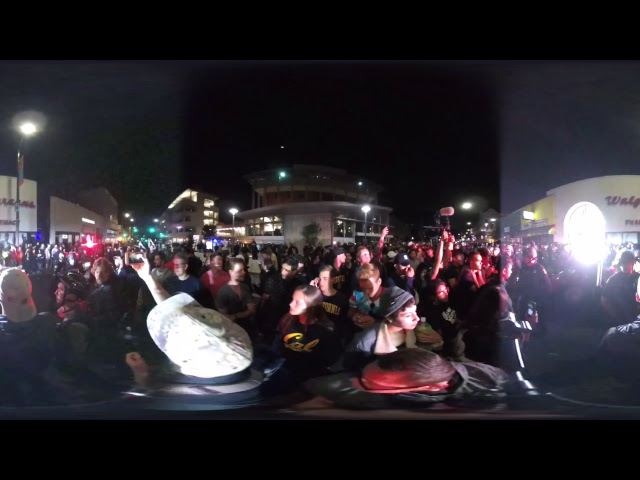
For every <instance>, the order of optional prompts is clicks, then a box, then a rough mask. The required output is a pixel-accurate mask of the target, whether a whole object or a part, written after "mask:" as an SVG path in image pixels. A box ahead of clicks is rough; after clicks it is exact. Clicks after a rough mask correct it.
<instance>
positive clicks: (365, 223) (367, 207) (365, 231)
mask: <svg viewBox="0 0 640 480" xmlns="http://www.w3.org/2000/svg"><path fill="white" fill-rule="evenodd" d="M362 211H363V212H364V244H365V245H366V244H367V213H369V212H370V211H371V207H370V206H369V205H364V206H363V207H362Z"/></svg>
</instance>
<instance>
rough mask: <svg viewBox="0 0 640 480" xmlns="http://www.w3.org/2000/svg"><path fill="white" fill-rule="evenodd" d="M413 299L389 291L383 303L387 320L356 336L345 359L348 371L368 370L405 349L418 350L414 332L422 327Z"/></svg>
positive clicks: (348, 347)
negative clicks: (392, 353) (388, 355)
mask: <svg viewBox="0 0 640 480" xmlns="http://www.w3.org/2000/svg"><path fill="white" fill-rule="evenodd" d="M416 308H417V307H416V303H415V299H414V298H413V295H411V294H410V293H409V292H407V291H405V290H402V289H401V288H399V287H393V288H387V289H385V290H384V292H383V293H382V297H381V299H380V314H381V316H382V317H383V318H384V320H383V321H379V322H376V323H374V324H373V325H371V326H370V327H368V328H366V329H364V330H362V331H361V332H360V333H358V334H356V335H355V336H354V338H353V340H352V341H351V343H350V344H349V345H348V346H347V348H346V349H345V352H344V356H343V358H342V366H343V367H344V368H345V369H349V370H354V369H359V368H364V366H365V365H367V364H368V363H370V362H372V361H373V360H375V359H376V357H378V356H380V355H386V354H388V353H391V352H395V351H396V350H398V349H401V348H415V347H416V346H417V345H416V343H417V338H416V334H415V332H414V329H415V328H416V326H417V325H418V321H419V318H418V315H417V314H416Z"/></svg>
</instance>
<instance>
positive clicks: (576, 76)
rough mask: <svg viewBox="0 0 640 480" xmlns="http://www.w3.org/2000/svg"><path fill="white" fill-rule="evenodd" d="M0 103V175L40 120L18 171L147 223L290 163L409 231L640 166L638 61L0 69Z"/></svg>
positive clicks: (232, 195)
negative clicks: (25, 130)
mask: <svg viewBox="0 0 640 480" xmlns="http://www.w3.org/2000/svg"><path fill="white" fill-rule="evenodd" d="M0 100H1V101H0V125H1V126H2V129H1V130H0V132H1V135H0V158H1V159H2V161H1V163H0V172H1V173H2V174H7V175H13V174H14V173H15V155H16V149H17V143H18V140H19V138H18V135H17V133H15V132H14V130H12V122H13V121H14V119H15V116H16V114H19V113H20V112H24V111H28V110H35V111H38V112H41V113H42V114H44V115H45V116H46V120H47V123H46V125H45V128H44V129H43V131H42V133H41V134H39V135H38V136H37V137H35V138H33V139H31V140H30V141H29V143H28V144H27V146H26V164H25V175H26V177H27V178H32V179H34V180H37V181H38V182H39V189H40V190H41V191H44V189H46V188H47V187H49V188H50V190H51V192H52V193H55V194H57V195H60V196H63V197H65V196H72V195H73V192H74V191H76V190H78V189H80V188H85V187H92V186H106V187H107V188H108V189H109V190H110V191H111V192H112V193H113V194H114V196H115V197H116V199H117V200H118V202H119V203H120V206H121V209H122V210H124V209H127V210H130V211H134V212H137V213H136V216H137V217H138V218H140V219H142V218H144V217H146V218H147V219H149V218H151V217H153V216H157V215H159V214H160V213H161V212H162V211H163V210H164V209H165V208H166V206H167V205H168V204H169V203H170V202H171V201H172V200H173V198H174V197H175V196H176V195H177V194H178V193H180V192H181V191H182V190H183V189H184V188H186V187H187V186H193V187H195V188H201V189H204V190H207V191H209V192H210V193H213V194H216V195H218V196H219V197H221V203H220V206H221V209H222V212H223V214H224V212H226V211H227V210H228V208H229V207H231V206H236V207H238V208H239V209H241V210H242V209H245V208H248V207H250V187H249V185H248V183H247V182H246V181H245V180H243V179H242V175H244V174H246V173H249V172H252V171H255V170H259V169H264V168H271V167H273V168H280V167H286V166H288V165H291V164H295V163H303V164H314V163H317V164H323V165H328V166H335V167H342V168H346V169H347V170H348V171H349V172H351V173H354V174H361V175H362V176H363V177H365V178H370V179H371V180H373V181H375V182H378V183H380V184H381V185H383V186H384V187H385V188H386V192H385V194H384V195H383V196H382V197H381V199H380V200H381V203H382V204H384V205H388V206H391V207H393V208H394V210H395V212H396V213H397V214H398V215H399V216H400V217H401V218H402V219H404V220H406V221H409V222H416V223H417V222H419V221H420V219H421V217H422V221H424V222H425V223H428V222H430V220H431V219H432V216H433V212H434V211H436V210H437V209H439V208H440V207H444V206H448V205H453V206H455V207H458V206H459V205H460V203H461V202H463V201H465V200H468V199H471V200H473V201H474V202H475V203H477V204H478V205H480V206H481V207H483V208H484V207H493V208H495V209H497V210H499V211H502V212H509V211H512V210H514V209H516V208H518V207H521V206H523V205H525V204H526V203H529V202H531V201H533V200H536V199H538V198H541V197H542V196H544V194H545V192H546V191H547V190H548V189H550V188H554V187H557V186H559V185H562V184H564V183H567V182H570V181H575V180H579V179H582V178H588V177H591V176H598V175H605V174H638V173H640V162H639V161H638V158H640V156H639V154H640V140H639V138H640V123H639V122H640V118H639V117H640V111H639V109H640V65H638V63H637V62H636V63H610V62H609V63H606V62H590V63H589V62H545V63H541V62H535V63H534V62H518V63H513V62H511V63H507V62H470V63H463V62H410V63H408V62H308V63H303V62H294V63H285V62H181V63H176V62H142V63H141V62H117V63H112V62H64V63H59V62H58V63H55V62H33V61H23V62H2V63H0ZM280 146H285V147H286V148H285V149H281V148H280ZM222 220H223V221H225V220H226V221H229V220H230V219H227V218H225V216H224V215H223V216H222Z"/></svg>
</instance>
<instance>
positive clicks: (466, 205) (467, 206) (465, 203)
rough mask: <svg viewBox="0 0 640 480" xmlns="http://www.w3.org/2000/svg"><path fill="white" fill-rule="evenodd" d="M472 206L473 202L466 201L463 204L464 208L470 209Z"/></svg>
mask: <svg viewBox="0 0 640 480" xmlns="http://www.w3.org/2000/svg"><path fill="white" fill-rule="evenodd" d="M471 207H473V204H472V203H471V202H464V203H463V204H462V208H463V209H464V210H469V209H470V208H471Z"/></svg>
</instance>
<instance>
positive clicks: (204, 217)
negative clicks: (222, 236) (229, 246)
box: [159, 188, 219, 243]
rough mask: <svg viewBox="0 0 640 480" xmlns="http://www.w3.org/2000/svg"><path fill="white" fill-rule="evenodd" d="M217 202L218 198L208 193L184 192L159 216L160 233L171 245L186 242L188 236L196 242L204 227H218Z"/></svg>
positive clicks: (191, 190)
mask: <svg viewBox="0 0 640 480" xmlns="http://www.w3.org/2000/svg"><path fill="white" fill-rule="evenodd" d="M217 201H218V197H217V196H215V195H212V194H210V193H205V192H198V191H196V190H193V189H190V188H189V189H187V190H185V191H184V192H182V193H181V194H180V195H178V196H177V197H176V199H175V200H174V201H173V202H171V204H170V205H169V206H168V207H167V209H166V210H165V212H164V213H163V214H162V215H161V216H160V218H159V226H160V231H161V232H162V233H164V234H165V235H166V238H167V239H168V240H169V241H171V242H172V243H183V242H186V241H187V240H188V239H189V237H190V236H192V237H193V239H194V241H196V242H197V241H198V240H199V239H200V236H201V235H202V230H203V229H204V228H205V227H207V226H209V227H214V228H215V227H217V225H218V222H219V208H218V207H217V206H216V202H217Z"/></svg>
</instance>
